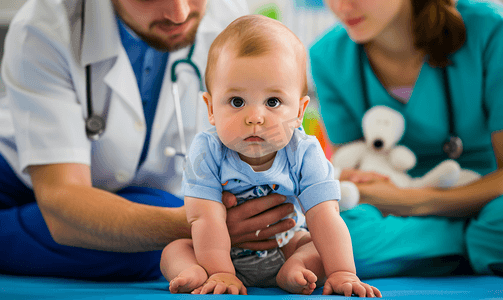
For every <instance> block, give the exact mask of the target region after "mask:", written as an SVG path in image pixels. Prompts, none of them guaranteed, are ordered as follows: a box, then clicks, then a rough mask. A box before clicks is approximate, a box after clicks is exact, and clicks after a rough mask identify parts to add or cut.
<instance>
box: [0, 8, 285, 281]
mask: <svg viewBox="0 0 503 300" xmlns="http://www.w3.org/2000/svg"><path fill="white" fill-rule="evenodd" d="M246 12H247V6H246V2H243V1H241V0H212V1H209V2H208V3H206V0H155V1H140V0H84V2H83V0H31V1H28V2H27V3H26V4H25V5H24V6H23V7H22V8H21V10H20V11H19V12H18V13H17V15H16V16H15V18H14V19H13V21H12V23H11V24H10V27H9V32H8V35H7V38H6V43H5V55H4V59H3V65H2V78H3V80H4V81H5V85H6V90H7V96H6V97H5V98H3V99H0V244H1V245H2V246H1V247H2V248H3V249H2V255H1V256H0V272H7V273H16V274H28V275H51V276H64V277H76V278H95V279H96V278H99V279H114V280H117V279H134V280H136V279H150V278H156V277H158V276H160V275H161V274H160V271H159V257H160V251H159V250H161V249H163V248H164V246H165V245H167V244H168V243H169V242H171V241H173V240H175V239H178V238H182V237H189V236H190V228H189V226H188V224H187V220H186V217H185V210H184V208H183V206H182V205H183V202H182V201H181V200H180V199H179V197H180V196H181V195H179V192H180V183H181V170H182V168H183V163H184V161H183V154H184V149H186V148H187V147H188V144H189V143H190V141H191V140H192V137H193V136H194V134H195V133H196V132H197V131H199V130H201V129H203V128H204V124H203V123H205V122H201V120H206V112H205V111H204V106H203V105H202V103H201V102H202V100H201V99H200V98H199V97H198V95H199V93H200V91H201V90H202V89H204V87H203V84H202V82H204V81H202V80H201V78H200V77H198V73H199V74H204V69H205V66H206V56H207V50H208V49H209V46H210V44H211V42H212V41H213V39H214V38H215V37H216V35H217V34H218V33H219V32H220V31H221V30H222V29H223V28H224V27H225V26H226V25H227V24H228V23H230V22H231V21H232V20H234V19H235V18H237V17H238V16H240V15H242V14H245V13H246ZM188 58H190V63H183V62H182V63H178V64H177V65H176V68H174V67H173V65H174V63H175V62H176V61H179V60H184V59H185V60H186V59H188ZM86 66H88V67H87V68H86ZM175 77H176V78H175ZM175 79H176V80H175ZM174 81H176V83H177V86H178V88H177V94H179V99H178V100H177V98H175V97H174V96H173V94H174V93H173V92H172V90H173V82H174ZM88 95H89V97H88ZM88 98H89V99H88ZM199 108H201V109H199ZM92 115H96V116H98V117H99V118H101V120H103V126H98V127H99V128H98V129H99V131H102V132H101V133H100V134H93V133H92V130H91V129H92V128H91V129H90V128H88V127H86V121H88V119H89V117H90V116H92ZM184 141H185V143H184ZM177 154H181V155H177ZM232 200H233V196H232V195H230V194H227V195H225V196H224V202H227V203H229V202H232ZM283 201H284V197H282V196H279V195H272V196H268V197H264V198H261V199H257V200H256V202H258V203H252V202H250V204H249V205H246V206H244V205H243V206H238V207H233V208H229V210H228V214H227V215H228V218H227V219H228V225H229V228H232V231H231V232H230V234H231V240H232V242H233V244H234V245H239V246H242V247H246V248H249V249H260V250H263V249H267V248H272V247H275V246H276V245H275V244H274V243H275V240H269V239H268V238H269V237H271V236H274V235H275V234H276V233H278V232H281V231H285V230H287V229H289V228H291V227H292V226H293V220H291V219H288V220H285V221H282V222H280V223H278V224H276V225H273V226H270V227H268V225H269V224H273V223H275V222H277V221H278V220H280V219H281V218H283V217H284V216H286V215H288V214H289V212H290V211H292V210H293V207H292V206H291V205H286V204H281V203H282V202H283ZM270 208H273V209H272V210H270ZM266 210H267V212H265V211H266Z"/></svg>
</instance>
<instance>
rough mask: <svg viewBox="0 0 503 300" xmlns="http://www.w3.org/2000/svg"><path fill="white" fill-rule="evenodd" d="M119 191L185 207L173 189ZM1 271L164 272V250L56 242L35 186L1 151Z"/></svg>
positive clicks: (139, 276) (78, 274) (99, 276)
mask: <svg viewBox="0 0 503 300" xmlns="http://www.w3.org/2000/svg"><path fill="white" fill-rule="evenodd" d="M117 194H118V195H120V196H122V197H124V198H126V199H128V200H130V201H134V202H138V203H143V204H149V205H155V206H164V207H179V206H182V205H183V201H182V200H181V199H179V198H177V197H175V196H173V195H171V194H169V193H167V192H164V191H161V190H157V189H150V188H143V187H142V188H140V187H129V188H126V189H123V190H121V191H120V192H118V193H117ZM0 249H1V250H0V273H7V274H25V275H41V276H56V277H68V278H80V279H93V280H113V281H116V280H120V281H122V280H150V279H156V278H159V277H160V276H161V275H162V274H161V272H160V269H159V262H160V259H161V251H151V252H140V253H114V252H106V251H98V250H89V249H82V248H76V247H69V246H62V245H59V244H57V243H55V242H54V240H53V239H52V237H51V236H50V234H49V230H48V229H47V225H46V224H45V222H44V219H43V218H42V214H41V213H40V210H39V208H38V206H37V204H36V202H35V196H34V194H33V192H32V190H31V189H29V188H27V187H26V186H25V185H24V184H23V183H22V182H21V181H20V180H19V179H18V178H17V176H16V175H15V174H14V172H13V171H12V169H11V168H10V166H9V165H8V164H7V162H6V161H5V159H4V158H3V157H2V156H1V155H0Z"/></svg>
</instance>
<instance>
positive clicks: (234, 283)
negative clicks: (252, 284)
mask: <svg viewBox="0 0 503 300" xmlns="http://www.w3.org/2000/svg"><path fill="white" fill-rule="evenodd" d="M210 293H213V294H232V295H247V293H246V287H245V286H244V284H243V283H242V282H241V280H239V279H238V278H237V277H236V275H234V274H230V273H215V274H213V275H211V276H210V277H209V278H208V280H206V282H205V283H203V284H202V285H201V286H200V287H198V288H196V289H195V290H193V291H192V294H201V295H203V294H210Z"/></svg>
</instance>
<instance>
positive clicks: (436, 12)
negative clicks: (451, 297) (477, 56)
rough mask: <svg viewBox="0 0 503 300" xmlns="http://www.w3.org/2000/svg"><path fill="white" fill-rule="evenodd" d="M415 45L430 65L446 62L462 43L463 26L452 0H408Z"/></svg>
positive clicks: (463, 36) (444, 64) (445, 64)
mask: <svg viewBox="0 0 503 300" xmlns="http://www.w3.org/2000/svg"><path fill="white" fill-rule="evenodd" d="M411 1H412V26H413V30H414V43H415V46H416V47H417V48H419V49H421V50H423V51H424V52H425V54H426V55H427V56H428V57H429V60H428V63H429V64H430V65H431V66H434V67H445V66H447V65H449V64H450V60H449V55H450V54H452V53H454V52H456V51H457V50H458V49H459V48H461V46H463V44H464V42H465V40H466V28H465V24H464V22H463V19H462V18H461V15H460V14H459V12H458V10H457V9H456V7H455V0H411Z"/></svg>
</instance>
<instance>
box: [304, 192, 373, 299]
mask: <svg viewBox="0 0 503 300" xmlns="http://www.w3.org/2000/svg"><path fill="white" fill-rule="evenodd" d="M306 221H307V225H308V227H309V232H310V233H311V237H312V240H313V242H314V245H315V246H316V250H318V252H319V253H320V256H321V259H322V261H323V266H324V268H325V273H326V276H327V281H326V282H325V287H324V288H323V294H324V295H327V294H332V293H336V294H344V295H345V296H346V297H350V296H351V295H352V294H355V295H358V296H361V297H373V296H374V295H375V296H377V297H381V292H379V290H378V289H376V288H375V287H373V286H370V285H368V284H366V283H362V282H361V281H360V279H359V278H358V277H357V276H356V267H355V262H354V259H353V247H352V246H351V236H350V235H349V230H348V228H347V226H346V223H344V220H343V219H342V218H341V216H340V215H339V205H338V203H337V201H335V200H332V201H325V202H322V203H320V204H318V205H316V206H314V207H313V208H311V209H310V210H308V211H307V212H306Z"/></svg>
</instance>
